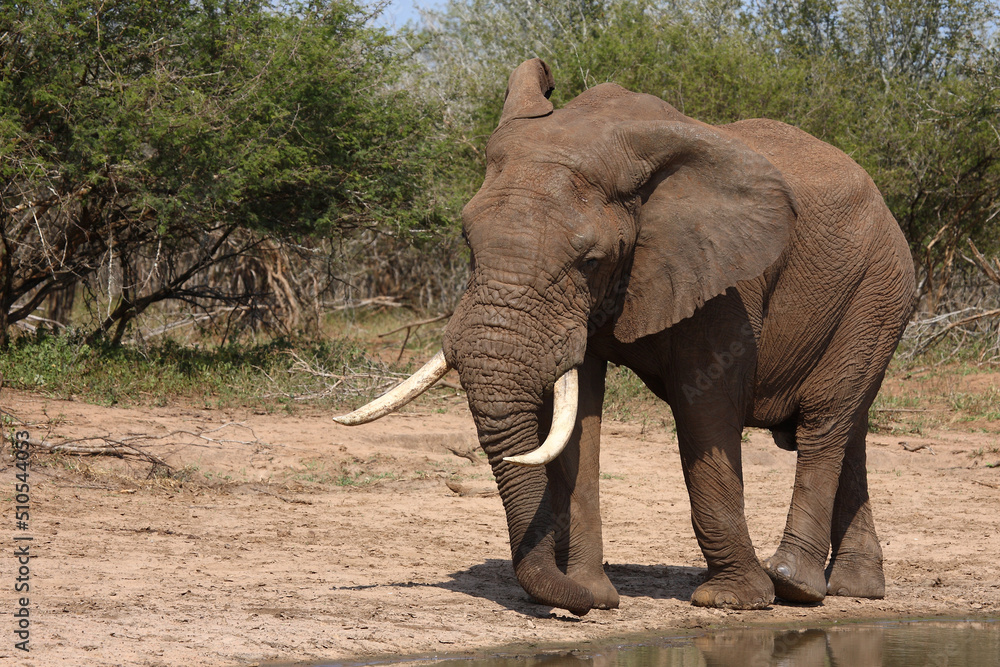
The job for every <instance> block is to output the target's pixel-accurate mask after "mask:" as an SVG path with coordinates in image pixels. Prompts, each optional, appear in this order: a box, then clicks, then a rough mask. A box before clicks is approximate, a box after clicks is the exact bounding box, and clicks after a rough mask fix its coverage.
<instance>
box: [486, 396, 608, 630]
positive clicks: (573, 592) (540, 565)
mask: <svg viewBox="0 0 1000 667" xmlns="http://www.w3.org/2000/svg"><path fill="white" fill-rule="evenodd" d="M494 407H498V408H501V410H502V409H503V408H502V406H497V405H496V404H494ZM539 408H541V409H538V410H524V409H523V406H521V407H519V408H514V407H512V408H511V410H515V411H514V412H512V413H508V416H507V418H505V419H504V420H503V421H504V422H506V423H505V424H502V425H501V424H494V425H491V424H489V423H488V422H490V421H492V420H490V419H488V418H482V419H477V426H478V427H479V438H480V442H481V444H482V446H483V449H484V450H485V451H486V453H487V455H488V456H489V461H490V465H491V466H492V467H493V474H494V476H495V477H496V480H497V487H498V488H499V491H500V497H501V499H502V500H503V505H504V511H505V512H506V514H507V528H508V531H509V534H510V551H511V559H512V561H513V565H514V572H515V574H516V575H517V580H518V582H519V583H520V584H521V587H522V588H524V590H525V591H526V592H527V593H528V594H529V595H531V596H532V597H533V598H534V599H535V600H536V601H538V602H539V603H541V604H546V605H551V606H553V607H559V608H562V609H568V610H569V611H571V612H573V613H574V614H577V615H580V616H582V615H584V614H586V613H587V612H588V611H590V609H591V608H592V607H593V605H594V597H593V594H592V593H591V592H590V590H589V589H587V588H585V587H584V586H581V585H579V584H577V583H576V582H575V581H573V580H572V579H570V578H569V577H567V576H566V575H565V574H564V573H563V572H562V571H560V569H559V568H558V566H557V565H556V536H555V533H556V528H557V523H558V522H559V521H560V520H562V521H567V522H568V521H569V517H568V516H565V517H556V516H553V511H552V503H551V500H550V498H549V491H548V476H547V474H546V470H545V468H544V467H541V466H539V467H524V466H519V465H515V464H513V463H510V462H509V461H505V460H504V457H505V456H506V455H508V454H510V453H517V452H528V451H532V450H534V449H536V448H537V447H538V443H539V440H540V437H539V434H540V433H544V432H545V431H546V430H547V429H548V425H547V424H545V423H544V422H542V423H540V420H539V415H540V414H541V415H545V414H546V413H547V412H548V411H547V410H545V409H544V408H543V407H542V406H539Z"/></svg>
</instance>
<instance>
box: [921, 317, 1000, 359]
mask: <svg viewBox="0 0 1000 667" xmlns="http://www.w3.org/2000/svg"><path fill="white" fill-rule="evenodd" d="M997 316H1000V308H995V309H993V310H987V311H986V312H983V313H979V314H977V315H972V316H970V317H964V318H962V319H960V320H958V321H957V322H952V323H951V324H949V325H948V326H946V327H943V328H942V329H940V330H938V331H936V332H934V333H933V334H932V335H931V336H930V337H929V338H928V339H927V340H925V341H924V342H923V343H921V344H920V345H918V346H917V348H916V349H915V350H914V351H913V352H912V353H911V354H910V356H911V357H916V356H919V355H920V354H921V353H923V352H926V351H927V350H928V349H929V348H930V347H931V345H933V344H934V343H936V342H937V341H938V340H940V339H941V338H943V337H944V336H945V335H946V334H947V333H948V332H949V331H952V330H953V329H956V328H958V327H960V326H963V325H966V324H971V323H972V322H976V321H978V320H982V319H985V318H987V317H997Z"/></svg>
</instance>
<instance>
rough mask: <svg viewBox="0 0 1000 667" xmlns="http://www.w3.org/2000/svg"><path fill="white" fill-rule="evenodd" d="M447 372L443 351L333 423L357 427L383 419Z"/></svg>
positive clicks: (336, 418)
mask: <svg viewBox="0 0 1000 667" xmlns="http://www.w3.org/2000/svg"><path fill="white" fill-rule="evenodd" d="M447 372H448V362H447V361H445V360H444V351H443V350H442V351H441V352H438V353H437V354H435V355H434V357H433V358H432V359H431V360H430V361H428V362H427V363H426V364H424V366H423V368H421V369H420V370H418V371H417V372H416V373H414V374H413V375H411V376H410V377H408V378H406V379H405V380H403V381H402V382H401V383H399V384H398V385H396V386H395V387H393V388H392V389H390V390H389V391H387V392H386V393H384V394H382V395H381V396H379V397H378V398H376V399H375V400H374V401H372V402H371V403H368V404H367V405H363V406H361V407H360V408H358V409H357V410H355V411H354V412H349V413H348V414H346V415H340V416H339V417H334V418H333V421H335V422H337V423H338V424H343V425H345V426H357V425H358V424H367V423H368V422H371V421H375V420H376V419H378V418H379V417H384V416H385V415H387V414H389V413H390V412H392V411H393V410H398V409H399V408H401V407H403V406H404V405H406V404H407V403H409V402H410V401H412V400H413V399H415V398H416V397H417V396H419V395H420V394H422V393H424V392H425V391H427V390H428V389H430V388H431V387H432V386H434V383H435V382H437V381H438V380H440V379H441V378H443V377H444V375H445V373H447Z"/></svg>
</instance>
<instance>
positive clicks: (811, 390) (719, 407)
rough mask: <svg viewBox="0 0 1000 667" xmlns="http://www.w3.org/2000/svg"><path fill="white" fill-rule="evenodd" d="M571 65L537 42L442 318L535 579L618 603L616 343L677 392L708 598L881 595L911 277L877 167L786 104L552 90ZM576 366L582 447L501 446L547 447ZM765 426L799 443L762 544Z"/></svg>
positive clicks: (784, 440) (520, 559)
mask: <svg viewBox="0 0 1000 667" xmlns="http://www.w3.org/2000/svg"><path fill="white" fill-rule="evenodd" d="M553 85H554V84H553V81H552V77H551V75H550V74H549V70H548V68H547V66H546V65H545V64H544V63H543V62H542V61H540V60H537V59H536V60H532V61H528V62H525V63H524V64H522V65H521V66H520V67H518V68H517V69H516V70H515V71H514V73H513V74H512V75H511V78H510V83H509V86H508V91H507V97H506V100H505V103H504V110H503V116H502V119H501V121H500V124H499V126H498V127H497V129H496V131H495V132H494V133H493V136H492V137H491V138H490V141H489V144H488V147H487V159H488V166H487V170H486V178H485V181H484V183H483V185H482V188H481V189H480V190H479V192H478V193H477V194H476V196H475V197H474V198H473V199H472V200H471V201H470V202H469V204H468V205H467V206H466V207H465V210H464V212H463V218H464V227H465V234H466V237H467V239H468V243H469V246H470V248H471V250H472V256H473V267H472V275H471V278H470V280H469V285H468V290H467V292H466V293H465V295H464V296H463V297H462V300H461V303H460V304H459V306H458V309H457V310H456V312H455V315H454V317H453V318H452V320H451V322H450V323H449V325H448V327H447V330H446V335H445V340H444V351H445V356H446V358H447V360H448V363H449V365H451V366H452V367H453V368H456V369H457V370H458V371H459V373H460V376H461V381H462V385H463V387H465V389H466V391H467V392H468V397H469V406H470V408H471V409H472V414H473V417H474V419H475V422H476V426H477V428H478V432H479V438H480V442H481V444H482V446H483V448H484V449H485V451H486V453H487V454H488V455H489V461H490V464H491V465H492V466H493V472H494V474H495V476H496V479H497V483H498V485H499V489H500V495H501V497H502V499H503V503H504V508H505V510H506V514H507V522H508V527H509V530H510V544H511V554H512V556H513V564H514V570H515V572H516V574H517V578H518V581H519V582H520V583H521V585H522V586H523V587H524V589H525V590H526V591H527V592H528V593H529V594H530V595H531V596H532V597H533V598H534V599H535V600H537V601H538V602H540V603H543V604H546V605H551V606H555V607H561V608H564V609H568V610H570V611H572V612H574V613H576V614H584V613H586V612H587V611H588V610H590V609H591V608H600V609H606V608H613V607H617V606H618V593H617V592H616V590H615V588H614V586H613V585H612V584H611V582H610V581H609V579H608V577H607V576H606V575H605V573H604V569H603V567H602V563H603V553H602V548H603V547H602V541H601V517H600V506H599V494H598V487H599V477H600V475H599V463H598V450H599V442H600V431H601V408H602V402H603V394H604V379H605V370H606V367H607V362H609V361H610V362H612V363H615V364H621V365H625V366H628V367H629V368H631V369H632V370H634V371H635V372H636V374H637V375H638V376H639V377H640V378H641V379H642V380H643V382H645V383H646V385H647V386H648V387H649V388H650V389H651V390H652V391H653V393H655V394H656V395H657V396H659V397H660V398H662V399H663V400H665V401H667V402H668V403H669V404H670V406H671V408H672V410H673V413H674V416H675V419H676V423H677V438H678V442H679V446H680V454H681V464H682V466H683V468H684V478H685V481H686V482H687V487H688V493H689V494H690V498H691V508H692V523H693V525H694V530H695V533H696V535H697V538H698V543H699V545H700V546H701V549H702V552H703V553H704V555H705V559H706V560H707V561H708V574H707V577H706V580H705V582H704V583H703V584H701V585H700V586H699V587H698V588H697V589H696V590H695V591H694V594H693V595H692V602H693V603H694V604H696V605H703V606H710V607H732V608H743V609H747V608H761V607H765V606H767V605H768V604H770V603H771V602H772V600H773V599H774V597H775V594H777V595H778V596H779V597H781V598H785V599H788V600H795V601H803V602H813V601H819V600H822V599H823V597H824V596H825V595H828V594H829V595H847V596H856V597H881V596H882V595H883V593H884V578H883V575H882V553H881V549H880V547H879V542H878V538H877V536H876V534H875V527H874V524H873V521H872V513H871V508H870V506H869V499H868V489H867V479H866V472H865V433H866V426H867V414H868V408H869V406H870V405H871V403H872V401H873V400H874V398H875V394H876V392H877V391H878V388H879V385H880V384H881V382H882V377H883V374H884V371H885V368H886V365H887V364H888V362H889V358H890V357H891V355H892V353H893V350H894V349H895V347H896V344H897V342H898V340H899V337H900V335H901V332H902V329H903V326H904V324H905V321H906V320H907V318H908V317H909V315H910V312H911V310H912V304H913V297H914V277H913V265H912V262H911V259H910V253H909V250H908V248H907V245H906V242H905V241H904V239H903V236H902V234H901V233H900V230H899V227H898V226H897V224H896V222H895V221H894V219H893V217H892V215H891V214H890V213H889V210H888V209H887V208H886V206H885V204H884V202H883V200H882V197H881V196H880V195H879V192H878V190H877V189H876V187H875V185H874V184H873V183H872V181H871V179H870V178H869V177H868V175H867V174H866V173H865V172H864V171H863V170H862V169H861V168H860V167H858V165H857V164H855V163H854V162H853V161H852V160H851V159H850V158H848V157H847V156H846V155H845V154H844V153H842V152H841V151H839V150H837V149H835V148H833V147H831V146H829V145H827V144H825V143H823V142H821V141H819V140H817V139H815V138H813V137H811V136H809V135H808V134H805V133H804V132H802V131H800V130H797V129H795V128H793V127H790V126H788V125H784V124H782V123H779V122H775V121H771V120H749V121H741V122H738V123H733V124H731V125H725V126H721V127H713V126H709V125H706V124H703V123H700V122H698V121H695V120H693V119H690V118H687V117H686V116H684V115H683V114H681V113H679V112H678V111H677V110H676V109H674V108H673V107H671V106H670V105H669V104H667V103H665V102H663V101H662V100H659V99H657V98H655V97H651V96H648V95H639V94H634V93H631V92H628V91H626V90H624V89H622V88H620V87H618V86H615V85H613V84H604V85H600V86H597V87H595V88H593V89H591V90H588V91H587V92H585V93H583V94H582V95H580V96H579V97H577V98H576V99H574V100H573V101H572V102H570V103H569V104H567V105H566V106H565V107H564V108H562V109H559V110H553V107H552V104H551V103H550V102H549V101H548V99H547V98H548V93H549V92H551V89H552V87H553ZM572 368H578V369H579V374H580V404H579V412H578V417H577V426H576V430H575V432H574V434H573V437H572V439H571V440H570V443H569V445H568V446H567V448H566V451H565V452H564V453H563V454H562V455H561V456H560V457H559V458H558V459H556V461H554V462H553V463H551V464H549V465H547V466H545V467H538V468H525V467H517V466H514V465H512V464H509V463H506V462H504V461H502V460H501V459H502V458H503V457H504V456H510V455H515V454H522V453H525V452H528V451H530V450H533V449H535V448H536V447H537V446H538V445H539V442H540V439H543V438H544V435H545V433H546V432H547V429H548V421H549V420H550V419H551V402H552V399H551V393H552V387H553V383H554V381H555V380H556V378H557V377H558V376H559V375H561V374H563V373H565V372H566V371H568V370H570V369H572ZM745 426H757V427H765V428H769V429H771V431H772V432H773V433H774V438H775V441H776V443H777V444H778V445H779V446H781V447H784V448H786V449H795V450H797V452H798V463H797V468H796V474H795V487H794V491H793V494H792V500H791V507H790V509H789V512H788V521H787V525H786V527H785V532H784V537H783V539H782V541H781V544H780V546H779V547H778V549H777V552H776V553H775V554H774V556H772V557H771V558H770V559H768V560H767V561H766V562H764V563H760V562H759V561H758V560H757V558H756V557H755V555H754V549H753V546H752V545H751V543H750V536H749V534H748V532H747V525H746V520H745V517H744V512H743V481H742V467H741V462H740V440H741V433H742V429H743V428H744V427H745ZM665 537H667V536H665ZM667 539H669V538H667ZM831 546H832V556H831V557H830V560H829V564H828V565H827V556H828V555H829V554H830V553H831Z"/></svg>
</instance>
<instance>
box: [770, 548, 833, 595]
mask: <svg viewBox="0 0 1000 667" xmlns="http://www.w3.org/2000/svg"><path fill="white" fill-rule="evenodd" d="M763 566H764V570H765V571H766V572H767V575H768V576H769V577H771V581H773V582H774V594H775V596H776V597H779V598H781V599H782V600H786V601H788V602H801V603H815V602H822V601H823V598H825V597H826V576H825V574H824V572H823V565H822V564H816V563H813V562H812V561H811V560H810V559H808V558H806V557H805V556H804V555H802V554H800V553H797V552H795V551H791V550H782V549H781V548H779V549H778V551H776V552H775V554H774V555H773V556H771V557H770V558H768V559H767V560H766V561H764V562H763Z"/></svg>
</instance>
